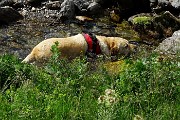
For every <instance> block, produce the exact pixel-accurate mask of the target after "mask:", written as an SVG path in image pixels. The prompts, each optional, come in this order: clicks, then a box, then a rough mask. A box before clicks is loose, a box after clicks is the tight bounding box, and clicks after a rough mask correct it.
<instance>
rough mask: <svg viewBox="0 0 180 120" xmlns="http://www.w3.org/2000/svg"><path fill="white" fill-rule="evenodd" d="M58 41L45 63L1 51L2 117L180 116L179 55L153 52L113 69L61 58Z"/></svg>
mask: <svg viewBox="0 0 180 120" xmlns="http://www.w3.org/2000/svg"><path fill="white" fill-rule="evenodd" d="M57 44H58V43H57ZM57 44H56V45H57ZM56 45H55V46H53V47H52V52H53V53H54V55H53V56H52V58H51V60H50V61H49V63H47V64H46V65H44V67H36V66H34V65H30V64H25V63H21V62H20V61H19V60H18V59H17V58H16V57H14V56H12V55H2V56H0V85H1V93H0V119H1V120H9V119H13V120H17V119H18V120H26V119H29V120H62V119H67V120H74V119H82V120H96V119H100V120H112V119H116V120H131V119H135V118H140V119H147V120H177V119H178V118H180V115H179V112H180V104H179V103H180V79H179V78H180V62H179V61H177V60H175V59H173V60H170V59H164V60H162V59H160V58H158V56H157V55H154V54H152V55H150V56H149V57H147V58H139V59H137V60H131V59H127V60H124V62H123V64H126V66H127V68H126V69H125V68H123V70H122V69H121V68H117V70H118V69H121V70H120V72H119V73H116V74H110V73H109V72H108V68H107V67H103V62H102V61H100V62H99V61H97V63H87V62H85V60H83V59H78V58H77V59H75V60H73V61H67V60H58V56H59V55H60V54H59V53H58V51H57V49H56ZM120 63H121V62H120Z"/></svg>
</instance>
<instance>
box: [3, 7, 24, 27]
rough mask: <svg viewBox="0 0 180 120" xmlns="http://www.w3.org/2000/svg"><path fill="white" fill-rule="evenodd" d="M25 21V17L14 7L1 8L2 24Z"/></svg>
mask: <svg viewBox="0 0 180 120" xmlns="http://www.w3.org/2000/svg"><path fill="white" fill-rule="evenodd" d="M20 19H23V16H22V15H21V14H20V13H19V12H18V11H16V10H14V9H13V8H12V7H0V23H1V24H2V23H6V24H8V23H11V22H15V21H18V20H20Z"/></svg>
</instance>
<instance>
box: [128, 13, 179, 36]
mask: <svg viewBox="0 0 180 120" xmlns="http://www.w3.org/2000/svg"><path fill="white" fill-rule="evenodd" d="M128 21H129V22H130V23H131V24H132V25H133V28H134V29H135V30H136V31H137V32H138V33H139V34H140V35H141V37H142V38H143V39H152V38H154V39H162V38H166V37H170V36H171V35H172V34H173V32H174V31H176V30H179V28H180V20H179V19H178V18H176V17H175V16H174V15H172V14H171V13H170V12H169V11H166V12H164V13H163V14H161V15H157V14H156V15H153V14H147V13H142V14H138V15H134V16H132V17H130V18H129V19H128Z"/></svg>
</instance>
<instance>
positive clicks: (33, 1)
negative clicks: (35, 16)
mask: <svg viewBox="0 0 180 120" xmlns="http://www.w3.org/2000/svg"><path fill="white" fill-rule="evenodd" d="M45 1H47V0H26V4H28V5H30V6H33V7H34V6H40V5H41V3H42V2H45Z"/></svg>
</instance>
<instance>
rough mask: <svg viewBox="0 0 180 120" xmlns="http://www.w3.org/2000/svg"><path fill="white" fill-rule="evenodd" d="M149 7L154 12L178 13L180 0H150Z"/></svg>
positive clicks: (179, 11)
mask: <svg viewBox="0 0 180 120" xmlns="http://www.w3.org/2000/svg"><path fill="white" fill-rule="evenodd" d="M150 3H151V8H152V10H153V11H154V12H156V13H159V12H162V11H170V12H171V13H175V14H179V13H180V0H150Z"/></svg>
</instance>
